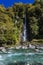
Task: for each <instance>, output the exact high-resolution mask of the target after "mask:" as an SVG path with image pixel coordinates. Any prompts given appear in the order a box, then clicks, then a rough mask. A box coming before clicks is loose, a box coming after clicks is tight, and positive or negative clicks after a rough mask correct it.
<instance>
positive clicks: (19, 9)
mask: <svg viewBox="0 0 43 65" xmlns="http://www.w3.org/2000/svg"><path fill="white" fill-rule="evenodd" d="M25 14H26V16H27V21H28V34H29V36H28V37H29V41H31V40H32V39H43V6H42V4H41V3H40V2H38V1H36V2H35V3H34V4H23V3H15V4H14V5H13V6H12V7H9V8H4V7H3V6H2V5H0V45H2V44H18V43H19V42H20V41H21V35H22V31H23V21H24V15H25Z"/></svg>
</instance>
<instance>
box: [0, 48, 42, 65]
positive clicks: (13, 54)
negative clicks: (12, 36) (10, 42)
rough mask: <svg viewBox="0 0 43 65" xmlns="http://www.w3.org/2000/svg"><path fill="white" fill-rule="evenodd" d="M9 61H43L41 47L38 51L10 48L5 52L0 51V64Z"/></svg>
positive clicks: (4, 64) (6, 64)
mask: <svg viewBox="0 0 43 65" xmlns="http://www.w3.org/2000/svg"><path fill="white" fill-rule="evenodd" d="M10 62H12V63H15V62H26V63H28V64H31V63H34V62H37V63H43V49H40V50H39V52H36V51H35V50H32V49H19V50H16V49H10V50H8V52H6V53H4V52H2V51H0V65H8V63H10Z"/></svg>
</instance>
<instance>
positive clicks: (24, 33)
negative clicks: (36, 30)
mask: <svg viewBox="0 0 43 65" xmlns="http://www.w3.org/2000/svg"><path fill="white" fill-rule="evenodd" d="M26 37H27V36H26V15H25V21H24V27H23V41H24V42H25V41H26Z"/></svg>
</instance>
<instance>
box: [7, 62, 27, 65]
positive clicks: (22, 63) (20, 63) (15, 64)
mask: <svg viewBox="0 0 43 65" xmlns="http://www.w3.org/2000/svg"><path fill="white" fill-rule="evenodd" d="M7 65H26V63H25V62H17V63H8V64H7Z"/></svg>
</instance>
